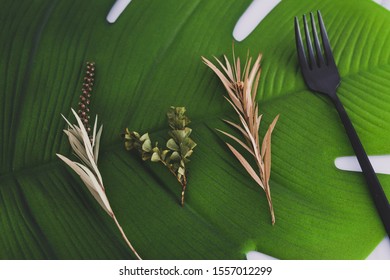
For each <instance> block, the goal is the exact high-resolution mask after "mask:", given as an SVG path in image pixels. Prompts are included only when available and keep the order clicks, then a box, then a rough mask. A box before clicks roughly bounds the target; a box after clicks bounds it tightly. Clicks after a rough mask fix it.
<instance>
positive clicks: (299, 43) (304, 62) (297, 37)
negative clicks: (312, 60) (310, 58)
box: [295, 17, 309, 71]
mask: <svg viewBox="0 0 390 280" xmlns="http://www.w3.org/2000/svg"><path fill="white" fill-rule="evenodd" d="M295 41H296V44H297V52H298V60H299V64H300V66H301V70H302V71H304V70H307V68H308V67H309V65H308V64H307V59H306V55H305V51H304V47H303V42H302V36H301V31H300V28H299V21H298V18H297V17H295Z"/></svg>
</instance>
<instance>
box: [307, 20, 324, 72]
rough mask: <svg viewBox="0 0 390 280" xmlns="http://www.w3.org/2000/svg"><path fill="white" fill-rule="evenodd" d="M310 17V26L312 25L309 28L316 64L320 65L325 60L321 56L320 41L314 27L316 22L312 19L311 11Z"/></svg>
mask: <svg viewBox="0 0 390 280" xmlns="http://www.w3.org/2000/svg"><path fill="white" fill-rule="evenodd" d="M310 19H311V27H312V28H311V29H312V31H313V39H314V46H315V48H316V53H317V59H318V60H317V61H318V66H321V65H323V64H325V61H324V57H323V56H322V51H321V47H320V41H319V40H318V34H317V28H316V23H315V21H314V16H313V13H310Z"/></svg>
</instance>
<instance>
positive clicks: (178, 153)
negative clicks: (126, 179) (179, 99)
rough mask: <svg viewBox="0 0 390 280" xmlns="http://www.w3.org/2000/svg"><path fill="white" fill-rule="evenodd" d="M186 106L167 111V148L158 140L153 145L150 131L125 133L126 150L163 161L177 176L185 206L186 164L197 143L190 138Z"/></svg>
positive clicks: (145, 158) (156, 160) (127, 130)
mask: <svg viewBox="0 0 390 280" xmlns="http://www.w3.org/2000/svg"><path fill="white" fill-rule="evenodd" d="M185 112H186V109H185V107H171V108H170V109H169V110H168V112H167V118H168V124H169V127H170V128H171V130H170V131H169V136H170V138H169V139H168V141H167V143H166V149H165V148H164V149H162V148H160V147H158V143H157V142H156V143H155V144H154V145H152V141H151V140H150V137H149V133H145V134H143V135H140V134H139V133H138V132H135V131H129V129H127V128H126V131H125V133H124V135H123V136H124V140H125V148H126V150H128V151H130V150H133V149H134V150H136V151H138V152H139V154H140V155H141V157H142V160H144V161H147V160H150V161H151V162H161V163H162V164H163V165H165V166H166V167H167V168H168V170H169V171H170V172H171V173H172V174H173V175H174V176H175V177H176V179H177V180H178V182H179V183H180V184H181V187H182V192H181V205H182V206H184V196H185V191H186V188H187V170H186V165H187V163H188V162H189V161H190V160H189V157H190V156H191V155H192V153H193V149H194V148H195V146H196V143H195V142H194V141H193V140H192V139H191V138H190V135H191V132H192V129H191V128H189V127H187V125H188V124H189V123H190V120H189V119H188V117H187V116H186V115H185Z"/></svg>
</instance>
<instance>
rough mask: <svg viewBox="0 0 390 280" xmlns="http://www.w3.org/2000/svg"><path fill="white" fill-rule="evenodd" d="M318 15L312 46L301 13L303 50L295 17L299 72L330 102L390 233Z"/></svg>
mask: <svg viewBox="0 0 390 280" xmlns="http://www.w3.org/2000/svg"><path fill="white" fill-rule="evenodd" d="M317 14H318V23H319V27H320V32H321V37H322V40H321V41H322V44H321V43H320V40H319V38H318V34H317V29H316V23H315V20H314V16H313V13H310V18H311V30H312V36H313V41H314V48H313V44H312V40H311V36H310V32H309V26H308V24H307V20H306V16H305V15H304V16H303V25H304V30H305V37H306V47H307V48H306V51H305V47H304V45H303V42H302V36H301V32H300V27H299V21H298V18H297V17H295V39H296V44H297V52H298V61H299V64H300V66H301V71H302V75H303V78H304V80H305V82H306V85H307V86H308V88H309V89H310V90H312V91H315V92H319V93H322V94H324V95H326V96H328V97H329V98H330V99H331V100H332V101H333V104H334V106H335V107H336V110H337V112H338V113H339V115H340V119H341V121H342V123H343V125H344V128H345V130H346V133H347V135H348V138H349V141H350V142H351V145H352V147H353V150H354V151H355V154H356V157H357V159H358V161H359V164H360V167H361V169H362V171H363V174H364V176H365V178H366V182H367V185H368V188H369V190H370V193H371V195H372V197H373V200H374V203H375V206H376V208H377V210H378V213H379V216H380V217H381V219H382V223H383V225H384V227H385V229H386V232H387V235H389V236H390V205H389V202H388V200H387V198H386V195H385V193H384V191H383V189H382V186H381V184H380V183H379V180H378V178H377V176H376V174H375V172H374V169H373V168H372V165H371V163H370V160H369V159H368V157H367V154H366V152H365V151H364V148H363V145H362V144H361V142H360V140H359V137H358V135H357V133H356V131H355V129H354V127H353V125H352V122H351V120H350V119H349V117H348V115H347V112H346V111H345V109H344V106H343V105H342V103H341V101H340V99H339V98H338V96H337V94H336V90H337V87H338V86H339V84H340V80H341V79H340V75H339V72H338V70H337V66H336V63H335V61H334V58H333V54H332V49H331V47H330V44H329V39H328V35H327V33H326V29H325V25H324V22H323V20H322V17H321V13H320V11H317ZM306 53H307V55H306Z"/></svg>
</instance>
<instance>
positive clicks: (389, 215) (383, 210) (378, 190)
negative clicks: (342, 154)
mask: <svg viewBox="0 0 390 280" xmlns="http://www.w3.org/2000/svg"><path fill="white" fill-rule="evenodd" d="M332 100H333V103H334V105H335V107H336V109H337V112H338V113H339V115H340V118H341V121H342V123H343V125H344V128H345V131H346V133H347V135H348V138H349V141H350V142H351V145H352V147H353V150H354V151H355V154H356V157H357V159H358V161H359V164H360V167H361V168H362V171H363V174H364V177H365V178H366V182H367V185H368V189H369V190H370V193H371V195H372V198H373V200H374V203H375V206H376V209H377V211H378V213H379V216H380V217H381V219H382V223H383V225H384V227H385V229H386V232H387V235H388V236H390V205H389V202H388V200H387V198H386V194H385V192H384V191H383V188H382V186H381V184H380V182H379V180H378V177H377V176H376V174H375V171H374V169H373V168H372V165H371V162H370V160H369V159H368V157H367V154H366V152H365V150H364V148H363V145H362V143H361V142H360V140H359V136H358V135H357V133H356V131H355V128H354V127H353V125H352V122H351V120H350V119H349V117H348V114H347V112H346V111H345V109H344V106H343V104H342V103H341V101H340V99H339V98H338V96H337V95H336V94H334V95H333V96H332Z"/></svg>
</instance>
